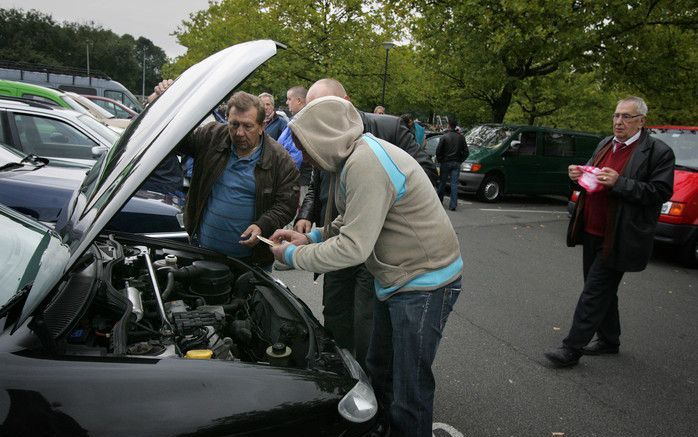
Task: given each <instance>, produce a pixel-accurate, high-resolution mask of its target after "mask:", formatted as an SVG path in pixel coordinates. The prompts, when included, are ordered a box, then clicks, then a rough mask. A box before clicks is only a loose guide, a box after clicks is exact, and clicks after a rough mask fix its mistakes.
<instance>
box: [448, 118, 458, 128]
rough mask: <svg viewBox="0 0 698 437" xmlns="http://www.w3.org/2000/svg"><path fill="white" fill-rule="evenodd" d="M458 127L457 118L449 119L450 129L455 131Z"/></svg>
mask: <svg viewBox="0 0 698 437" xmlns="http://www.w3.org/2000/svg"><path fill="white" fill-rule="evenodd" d="M456 126H458V124H457V123H456V119H455V118H449V119H448V127H450V128H451V129H455V128H456Z"/></svg>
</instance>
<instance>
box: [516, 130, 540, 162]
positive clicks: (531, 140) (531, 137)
mask: <svg viewBox="0 0 698 437" xmlns="http://www.w3.org/2000/svg"><path fill="white" fill-rule="evenodd" d="M519 141H521V143H520V144H519V150H518V153H517V155H519V156H534V155H535V154H536V133H535V132H522V133H521V134H520V135H519Z"/></svg>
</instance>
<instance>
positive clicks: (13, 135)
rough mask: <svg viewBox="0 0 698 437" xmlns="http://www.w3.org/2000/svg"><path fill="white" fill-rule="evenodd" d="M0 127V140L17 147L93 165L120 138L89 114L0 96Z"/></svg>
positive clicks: (39, 154)
mask: <svg viewBox="0 0 698 437" xmlns="http://www.w3.org/2000/svg"><path fill="white" fill-rule="evenodd" d="M0 127H1V128H2V129H0V142H3V143H5V144H7V145H9V146H12V147H14V148H15V149H17V150H21V151H23V152H24V153H27V154H35V155H38V156H44V157H47V158H59V159H72V160H74V161H76V162H81V163H84V164H93V163H94V161H95V160H96V159H97V158H98V157H99V156H101V155H102V154H103V153H105V152H106V151H107V150H109V148H110V147H111V145H112V144H114V142H116V141H117V140H118V138H119V134H117V133H116V132H114V131H113V130H111V129H109V128H108V127H106V126H105V125H103V124H101V123H99V122H98V121H97V120H95V119H94V118H93V117H92V116H90V115H87V114H81V113H77V112H75V111H72V110H69V109H64V108H60V107H56V106H52V105H47V104H44V103H39V102H35V101H31V100H24V101H16V100H6V99H3V98H1V97H0Z"/></svg>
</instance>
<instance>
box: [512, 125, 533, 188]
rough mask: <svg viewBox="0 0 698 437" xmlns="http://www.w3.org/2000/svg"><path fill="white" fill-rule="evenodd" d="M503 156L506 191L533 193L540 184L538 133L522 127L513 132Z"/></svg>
mask: <svg viewBox="0 0 698 437" xmlns="http://www.w3.org/2000/svg"><path fill="white" fill-rule="evenodd" d="M503 158H504V160H503V163H504V172H505V178H506V180H505V181H504V184H505V190H506V192H507V193H535V192H536V190H538V187H539V184H540V182H539V180H538V173H539V171H540V162H539V161H540V159H539V158H540V157H539V152H538V133H537V132H536V131H535V130H525V129H522V130H520V131H519V132H518V133H517V134H514V136H512V139H511V141H510V143H509V148H508V149H507V150H506V151H505V152H504V155H503Z"/></svg>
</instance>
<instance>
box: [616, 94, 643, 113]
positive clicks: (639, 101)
mask: <svg viewBox="0 0 698 437" xmlns="http://www.w3.org/2000/svg"><path fill="white" fill-rule="evenodd" d="M625 102H631V103H634V104H635V109H637V112H639V113H640V114H642V115H647V103H645V100H644V99H643V98H642V97H637V96H630V97H626V98H624V99H621V100H618V104H621V103H625Z"/></svg>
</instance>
